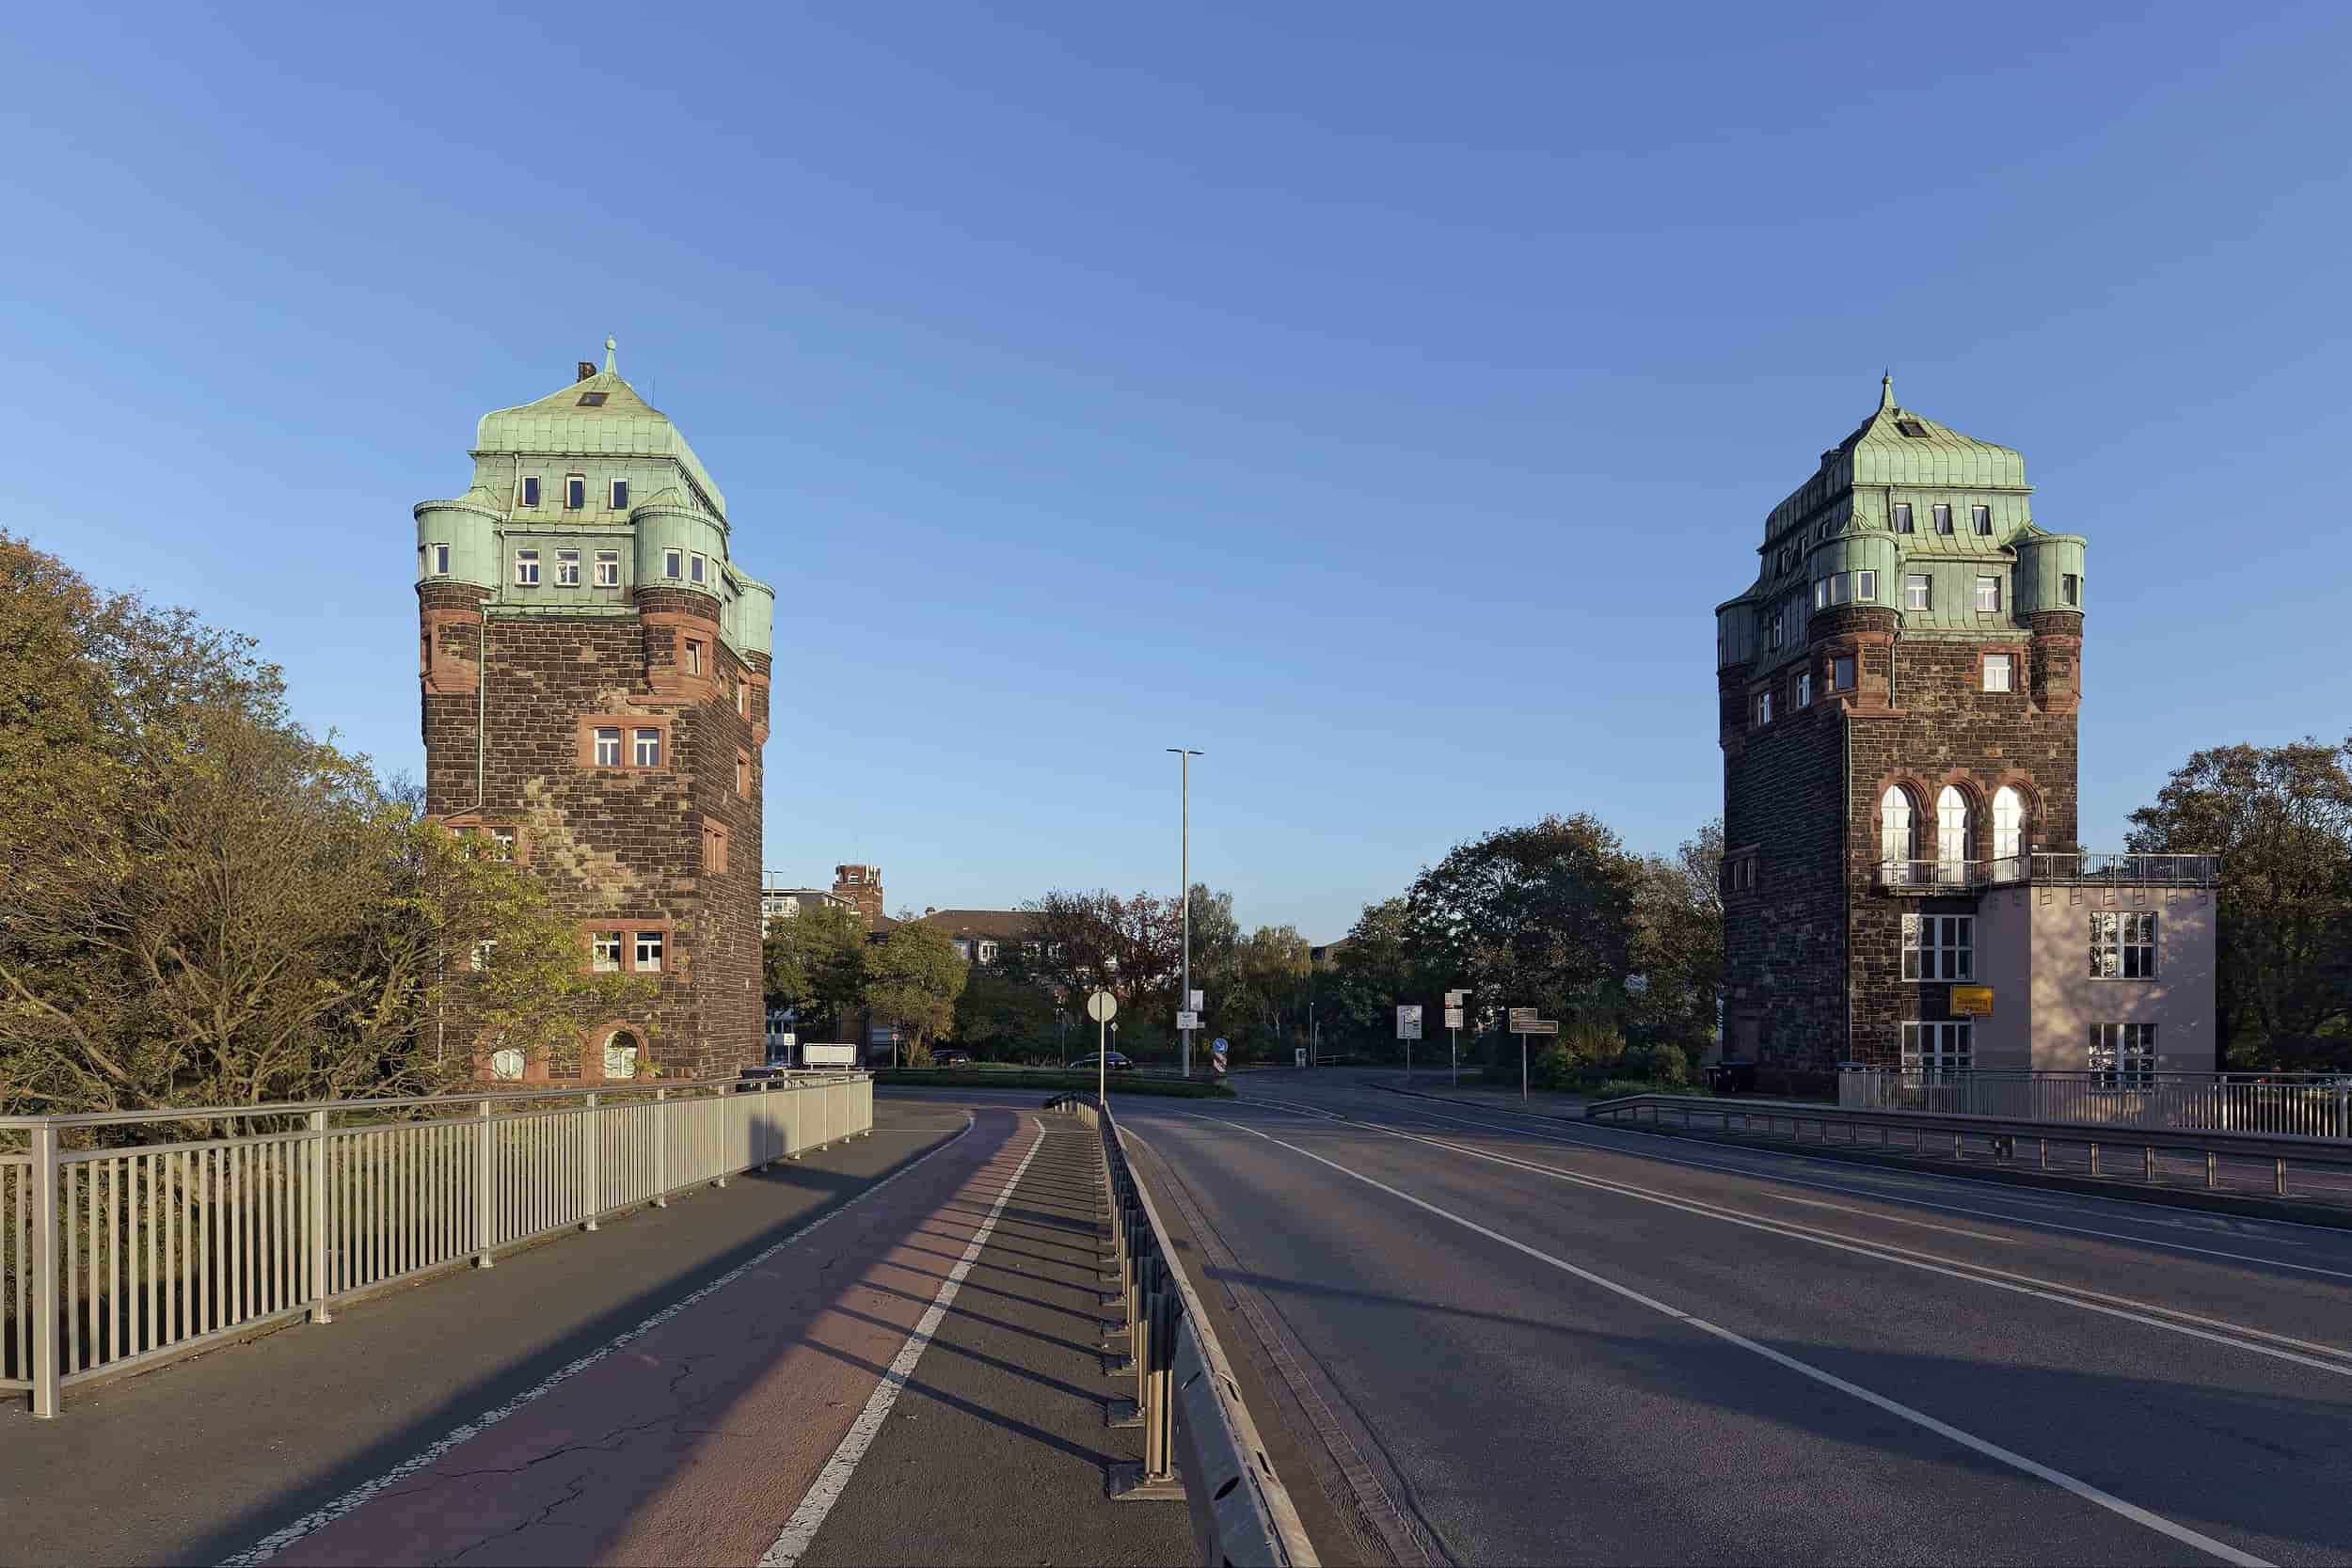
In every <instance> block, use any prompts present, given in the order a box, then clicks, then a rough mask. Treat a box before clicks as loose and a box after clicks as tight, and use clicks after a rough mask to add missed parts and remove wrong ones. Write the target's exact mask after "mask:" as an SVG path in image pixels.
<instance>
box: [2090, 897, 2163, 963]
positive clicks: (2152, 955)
mask: <svg viewBox="0 0 2352 1568" xmlns="http://www.w3.org/2000/svg"><path fill="white" fill-rule="evenodd" d="M2156 958H2157V927H2156V911H2153V910H2093V911H2090V977H2091V978H2092V979H2094V980H2153V979H2154V978H2155V977H2156Z"/></svg>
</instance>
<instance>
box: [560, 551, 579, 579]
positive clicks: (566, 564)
mask: <svg viewBox="0 0 2352 1568" xmlns="http://www.w3.org/2000/svg"><path fill="white" fill-rule="evenodd" d="M555 585H556V586H557V587H558V588H578V587H579V586H580V552H579V551H578V550H558V551H556V552H555Z"/></svg>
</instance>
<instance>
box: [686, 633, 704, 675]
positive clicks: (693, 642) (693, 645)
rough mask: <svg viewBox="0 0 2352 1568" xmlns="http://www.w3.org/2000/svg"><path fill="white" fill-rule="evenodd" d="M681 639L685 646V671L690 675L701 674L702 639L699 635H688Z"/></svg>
mask: <svg viewBox="0 0 2352 1568" xmlns="http://www.w3.org/2000/svg"><path fill="white" fill-rule="evenodd" d="M681 641H683V642H684V643H685V646H686V673H688V674H690V675H699V674H701V673H703V640H702V639H701V638H699V637H689V638H684V639H681Z"/></svg>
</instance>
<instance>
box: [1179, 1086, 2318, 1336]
mask: <svg viewBox="0 0 2352 1568" xmlns="http://www.w3.org/2000/svg"><path fill="white" fill-rule="evenodd" d="M1262 1103H1265V1104H1273V1103H1275V1102H1274V1101H1262ZM1297 1114H1299V1115H1305V1116H1311V1117H1318V1118H1320V1119H1323V1120H1327V1121H1333V1122H1337V1123H1339V1124H1340V1125H1341V1126H1343V1127H1359V1128H1362V1129H1363V1130H1364V1131H1366V1132H1378V1133H1380V1134H1382V1135H1383V1136H1385V1137H1391V1138H1401V1139H1403V1140H1404V1141H1406V1142H1407V1143H1417V1144H1426V1145H1428V1146H1429V1147H1430V1148H1443V1149H1449V1150H1451V1151H1453V1152H1454V1153H1456V1154H1467V1155H1469V1156H1470V1158H1471V1159H1473V1160H1484V1161H1486V1162H1487V1163H1489V1164H1498V1165H1508V1166H1510V1167H1512V1168H1513V1169H1516V1170H1523V1171H1528V1172H1531V1173H1533V1174H1534V1175H1537V1176H1548V1177H1550V1178H1551V1179H1552V1180H1556V1181H1567V1182H1572V1183H1574V1184H1575V1185H1577V1186H1580V1187H1590V1188H1592V1189H1594V1190H1595V1191H1596V1192H1604V1193H1615V1194H1617V1195H1618V1196H1622V1197H1630V1198H1635V1199H1638V1200H1640V1201H1641V1202H1644V1203H1655V1204H1658V1205H1660V1206H1661V1207H1662V1208H1667V1209H1678V1210H1680V1211H1682V1212H1685V1213H1690V1214H1696V1215H1699V1216H1700V1217H1702V1218H1705V1219H1713V1220H1721V1221H1723V1222H1724V1223H1725V1224H1727V1225H1737V1226H1740V1227H1744V1228H1746V1229H1749V1230H1761V1231H1765V1232H1767V1233H1768V1234H1772V1235H1777V1236H1786V1237H1788V1239H1790V1240H1791V1241H1800V1242H1809V1243H1812V1244H1813V1245H1815V1246H1825V1247H1829V1248H1832V1249H1833V1250H1835V1251H1838V1252H1851V1253H1853V1254H1855V1255H1856V1256H1858V1257H1864V1258H1875V1259H1878V1260H1880V1261H1881V1262H1886V1263H1899V1264H1901V1265H1902V1266H1903V1267H1905V1268H1909V1269H1918V1270H1920V1271H1922V1272H1924V1273H1927V1274H1938V1275H1944V1276H1946V1277H1947V1278H1949V1279H1958V1280H1963V1281H1965V1282H1967V1283H1969V1284H1972V1285H1982V1286H1985V1287H1987V1288H1989V1289H1992V1290H1995V1291H2011V1292H2013V1293H2015V1294H2017V1295H2021V1296H2032V1297H2034V1298H2036V1299H2037V1300H2041V1301H2050V1302H2056V1303H2058V1305H2059V1306H2061V1307H2074V1309H2075V1310H2076V1311H2078V1312H2096V1313H2098V1314H2100V1315H2101V1316H2103V1317H2109V1318H2122V1319H2123V1320H2125V1321H2126V1322H2129V1323H2140V1324H2143V1325H2145V1326H2147V1327H2150V1328H2160V1329H2163V1330H2164V1331H2165V1332H2167V1333H2169V1334H2184V1335H2186V1336H2187V1337H2188V1338H2192V1339H2203V1340H2206V1341H2207V1342H2209V1343H2212V1344H2217V1345H2223V1346H2227V1347H2228V1348H2230V1349H2233V1350H2242V1351H2246V1352H2249V1354H2254V1355H2267V1356H2270V1357H2272V1358H2274V1359H2276V1360H2280V1361H2292V1362H2294V1363H2295V1364H2296V1365H2297V1366H2302V1367H2312V1368H2316V1369H2317V1370H2321V1371H2326V1372H2333V1373H2335V1374H2336V1375H2337V1376H2339V1377H2352V1350H2345V1349H2343V1348H2341V1347H2339V1346H2336V1345H2326V1344H2320V1343H2317V1342H2315V1341H2313V1340H2310V1339H2297V1338H2295V1337H2293V1336H2292V1335H2286V1334H2274V1333H2272V1332H2270V1331H2269V1330H2268V1329H2264V1328H2253V1327H2249V1326H2248V1325H2247V1324H2245V1323H2231V1322H2229V1321H2227V1320H2226V1319H2220V1318H2208V1317H2204V1316H2201V1315H2200V1314H2198V1313H2195V1312H2186V1311H2183V1310H2182V1309H2181V1308H2179V1307H2160V1306H2158V1305H2156V1304H2155V1303H2153V1302H2146V1301H2139V1300H2137V1299H2135V1298H2133V1297H2131V1296H2118V1295H2110V1294H2108V1293H2106V1291H2094V1290H2091V1289H2090V1288H2089V1287H2088V1286H2083V1285H2069V1284H2066V1283H2065V1282H2063V1281H2061V1280H2055V1279H2042V1278H2040V1277H2038V1276H2036V1275H2028V1274H2015V1273H2012V1272H2010V1270H2007V1269H1996V1268H1994V1266H1993V1265H1992V1264H1990V1263H1978V1262H1972V1261H1970V1260H1968V1259H1963V1258H1946V1257H1943V1256H1941V1255H1940V1254H1937V1253H1932V1252H1915V1251H1913V1250H1912V1249H1911V1248H1909V1247H1902V1246H1897V1245H1896V1244H1895V1243H1892V1242H1882V1241H1877V1240H1875V1239H1873V1238H1870V1237H1867V1236H1850V1235H1847V1234H1846V1233H1845V1232H1844V1231H1841V1230H1819V1229H1816V1228H1814V1227H1811V1226H1805V1225H1799V1224H1798V1223H1796V1222H1795V1221H1793V1220H1778V1219H1770V1218H1767V1217H1765V1216H1763V1215H1760V1214H1750V1213H1747V1212H1743V1211H1740V1210H1737V1209H1726V1208H1723V1207H1721V1206H1719V1205H1716V1204H1712V1203H1708V1202H1706V1201H1705V1200H1703V1199H1700V1198H1692V1197H1682V1196H1677V1195H1675V1194H1672V1193H1661V1192H1653V1191H1651V1190H1650V1189H1648V1188H1646V1187H1636V1186H1633V1185H1632V1184H1630V1183H1629V1182H1621V1181H1613V1180H1608V1179H1607V1178H1604V1177H1597V1176H1587V1175H1582V1174H1580V1173H1578V1172H1576V1171H1568V1170H1562V1169H1561V1168H1560V1167H1559V1166H1557V1165H1546V1164H1537V1163H1535V1162H1534V1161H1533V1160H1520V1159H1517V1158H1514V1157H1513V1156H1511V1155H1508V1154H1495V1153H1491V1152H1488V1151H1486V1150H1485V1149H1477V1148H1470V1147H1469V1146H1468V1145H1465V1144H1456V1143H1448V1142H1446V1141H1445V1140H1444V1139H1442V1138H1429V1137H1423V1136H1422V1135H1421V1134H1420V1133H1418V1132H1400V1131H1398V1130H1397V1129H1395V1128H1391V1127H1382V1126H1379V1125H1378V1124H1377V1123H1375V1122H1368V1121H1356V1120H1353V1119H1351V1118H1349V1117H1343V1116H1339V1115H1337V1114H1335V1113H1333V1112H1328V1111H1321V1110H1312V1109H1301V1110H1299V1111H1298V1112H1297ZM1209 1119H1211V1120H1216V1119H1217V1118H1216V1117H1210V1118H1209ZM1229 1125H1233V1126H1238V1125H1240V1124H1239V1123H1230V1124H1229ZM1259 1135H1260V1136H1261V1137H1263V1136H1264V1134H1263V1133H1260V1134H1259ZM1963 1271H1968V1272H1963ZM1987 1276H1991V1277H1987ZM2011 1281H2015V1282H2016V1283H2011ZM2058 1292H2065V1293H2063V1294H2060V1293H2058ZM2102 1303H2114V1304H2115V1305H2112V1306H2105V1305H2102ZM2127 1308H2128V1309H2129V1310H2127ZM2150 1312H2154V1313H2161V1314H2163V1316H2162V1317H2147V1316H2143V1314H2145V1313H2150ZM2166 1318H2178V1319H2180V1320H2182V1321H2181V1322H2179V1323H2168V1322H2166V1321H2165V1319H2166ZM2191 1323H2199V1324H2202V1325H2203V1327H2201V1328H2191V1327H2190V1326H2188V1325H2189V1324H2191ZM2206 1329H2219V1330H2222V1331H2223V1332H2221V1333H2218V1334H2214V1333H2207V1332H2206V1331H2205V1330H2206ZM2231 1336H2243V1338H2231ZM2256 1339H2266V1340H2269V1341H2270V1343H2269V1344H2255V1343H2252V1342H2251V1341H2253V1340H2256ZM2275 1345H2292V1346H2294V1347H2295V1350H2278V1349H2273V1348H2272V1347H2273V1346H2275ZM2296 1351H2311V1352H2314V1353H2316V1354H2317V1355H2319V1356H2330V1357H2339V1358H2341V1359H2335V1360H2319V1359H2316V1358H2315V1357H2314V1356H2312V1355H2301V1354H2296Z"/></svg>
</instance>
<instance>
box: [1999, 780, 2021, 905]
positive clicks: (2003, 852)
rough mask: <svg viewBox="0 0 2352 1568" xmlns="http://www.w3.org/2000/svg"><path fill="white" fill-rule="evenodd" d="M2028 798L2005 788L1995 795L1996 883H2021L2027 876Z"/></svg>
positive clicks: (2008, 787) (2005, 786) (2006, 786)
mask: <svg viewBox="0 0 2352 1568" xmlns="http://www.w3.org/2000/svg"><path fill="white" fill-rule="evenodd" d="M2025 851H2026V798H2025V797H2024V796H2022V795H2020V794H2018V793H2017V791H2016V790H2014V789H2012V788H2010V786H2009V785H2008V784H2003V785H2002V786H2001V787H2000V788H1998V789H1996V790H1994V792H1993V879H1994V881H1996V882H2014V881H2019V880H2022V879H2024V877H2025V874H2026V856H2025Z"/></svg>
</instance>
